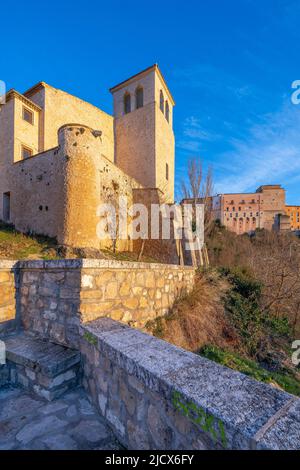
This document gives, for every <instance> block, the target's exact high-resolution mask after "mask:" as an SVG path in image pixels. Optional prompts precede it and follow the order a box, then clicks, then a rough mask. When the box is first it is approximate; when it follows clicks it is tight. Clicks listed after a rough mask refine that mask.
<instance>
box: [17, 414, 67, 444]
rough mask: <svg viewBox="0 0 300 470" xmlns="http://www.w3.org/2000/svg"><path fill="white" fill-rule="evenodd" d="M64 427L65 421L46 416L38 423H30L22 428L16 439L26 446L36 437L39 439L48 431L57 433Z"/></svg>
mask: <svg viewBox="0 0 300 470" xmlns="http://www.w3.org/2000/svg"><path fill="white" fill-rule="evenodd" d="M66 425H67V422H66V421H63V420H61V419H59V418H57V417H56V416H47V417H46V418H45V419H44V420H42V421H40V422H37V423H30V424H27V425H26V426H24V428H23V429H22V430H21V431H20V432H19V433H18V434H17V435H16V439H17V440H18V441H20V442H21V443H22V444H28V442H30V441H32V440H33V439H35V438H36V437H41V436H42V435H45V434H47V433H49V432H50V431H58V430H59V429H62V428H63V427H65V426H66Z"/></svg>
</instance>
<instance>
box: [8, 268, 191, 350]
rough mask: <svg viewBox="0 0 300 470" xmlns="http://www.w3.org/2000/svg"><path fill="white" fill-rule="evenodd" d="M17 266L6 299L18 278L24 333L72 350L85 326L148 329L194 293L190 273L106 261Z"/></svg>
mask: <svg viewBox="0 0 300 470" xmlns="http://www.w3.org/2000/svg"><path fill="white" fill-rule="evenodd" d="M15 266H16V267H15V268H14V273H12V274H11V275H10V276H9V272H5V273H4V274H5V275H3V293H6V292H8V294H5V295H6V297H3V298H5V299H7V302H8V304H9V302H10V301H11V300H12V299H13V296H14V291H13V282H14V277H15V278H16V276H19V284H20V290H19V291H18V292H19V294H18V295H19V303H18V305H19V314H20V318H21V321H22V325H23V327H24V328H25V329H26V330H28V331H30V332H31V333H35V334H37V335H39V336H41V337H43V338H47V339H50V340H51V341H54V342H56V343H59V344H63V345H67V346H70V347H73V348H78V328H79V325H80V323H81V322H83V323H85V322H87V321H91V320H95V319H97V318H100V317H110V318H113V319H117V320H121V321H122V322H124V323H130V324H131V325H134V326H137V327H141V328H142V327H144V325H145V323H146V322H147V321H148V320H150V319H153V318H155V317H156V316H160V315H163V314H164V313H167V311H168V309H169V308H170V307H171V306H172V305H173V302H174V300H175V299H176V297H178V296H179V295H180V294H181V293H182V292H185V291H188V290H190V289H191V288H192V286H193V281H194V274H195V271H194V269H193V268H189V267H186V268H184V267H180V266H175V265H163V264H153V263H151V264H150V263H131V262H119V261H107V260H81V259H78V260H55V261H20V262H18V263H16V264H15ZM0 289H1V284H0ZM9 295H10V296H11V297H9V299H8V297H7V296H9ZM16 295H17V294H16ZM0 302H1V299H0ZM9 305H10V304H9ZM9 308H12V306H10V307H9ZM9 308H7V309H6V310H5V309H4V308H3V310H1V309H0V312H1V311H3V319H2V321H6V320H8V319H9V318H8V316H9V314H10V313H9V312H11V315H13V314H14V311H13V310H9ZM4 312H6V315H7V316H6V317H5V316H4ZM0 321H1V319H0Z"/></svg>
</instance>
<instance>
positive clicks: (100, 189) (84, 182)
mask: <svg viewBox="0 0 300 470" xmlns="http://www.w3.org/2000/svg"><path fill="white" fill-rule="evenodd" d="M110 91H111V93H112V95H113V102H114V114H113V116H111V115H109V114H107V113H105V112H103V111H101V110H100V109H98V108H97V107H95V106H93V105H91V104H89V103H87V102H85V101H82V100H81V99H79V98H77V97H75V96H72V95H70V94H68V93H66V92H64V91H61V90H58V89H56V88H53V87H51V86H49V85H47V84H46V83H44V82H40V83H38V84H37V85H35V86H34V87H32V88H30V89H29V90H27V91H26V92H25V93H23V94H20V93H18V92H17V91H15V90H10V91H9V92H8V93H7V95H6V104H3V105H1V106H0V142H1V146H0V219H2V220H4V221H6V222H10V223H12V224H14V225H15V227H16V228H17V229H18V230H20V231H23V232H28V231H31V232H35V233H40V234H44V235H48V236H50V237H57V240H58V243H59V244H61V245H66V246H72V247H92V248H96V249H99V248H102V247H103V243H102V242H101V241H100V240H99V239H98V237H97V235H96V226H97V222H98V220H99V218H98V217H97V207H98V206H99V204H100V203H101V202H102V203H106V202H111V201H113V200H114V199H116V198H118V196H121V195H124V196H127V198H128V201H129V203H132V202H144V201H152V200H161V199H164V202H173V200H174V134H173V106H174V100H173V98H172V95H171V93H170V91H169V89H168V86H167V84H166V82H165V80H164V78H163V76H162V74H161V72H160V69H159V67H158V66H157V65H156V64H155V65H153V66H151V67H149V68H147V69H146V70H144V71H142V72H140V73H138V74H137V75H134V76H133V77H131V78H129V79H128V80H126V81H124V82H122V83H120V84H119V85H117V86H115V87H113V88H111V90H110ZM118 249H120V250H131V249H132V241H131V240H130V239H128V240H125V241H123V242H119V245H118Z"/></svg>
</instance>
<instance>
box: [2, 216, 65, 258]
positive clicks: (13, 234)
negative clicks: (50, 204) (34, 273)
mask: <svg viewBox="0 0 300 470" xmlns="http://www.w3.org/2000/svg"><path fill="white" fill-rule="evenodd" d="M56 248H57V244H56V240H55V239H52V238H49V237H45V236H42V235H25V234H22V233H20V232H17V231H16V230H15V229H14V228H13V227H12V226H11V225H7V224H5V223H3V222H0V259H58V258H59V256H58V254H57V250H56Z"/></svg>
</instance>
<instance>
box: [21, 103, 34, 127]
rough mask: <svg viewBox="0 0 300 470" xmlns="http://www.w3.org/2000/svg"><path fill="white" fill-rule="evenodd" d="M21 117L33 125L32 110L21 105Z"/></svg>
mask: <svg viewBox="0 0 300 470" xmlns="http://www.w3.org/2000/svg"><path fill="white" fill-rule="evenodd" d="M23 119H24V121H26V122H29V124H32V125H33V112H32V111H30V109H28V108H25V106H23Z"/></svg>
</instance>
